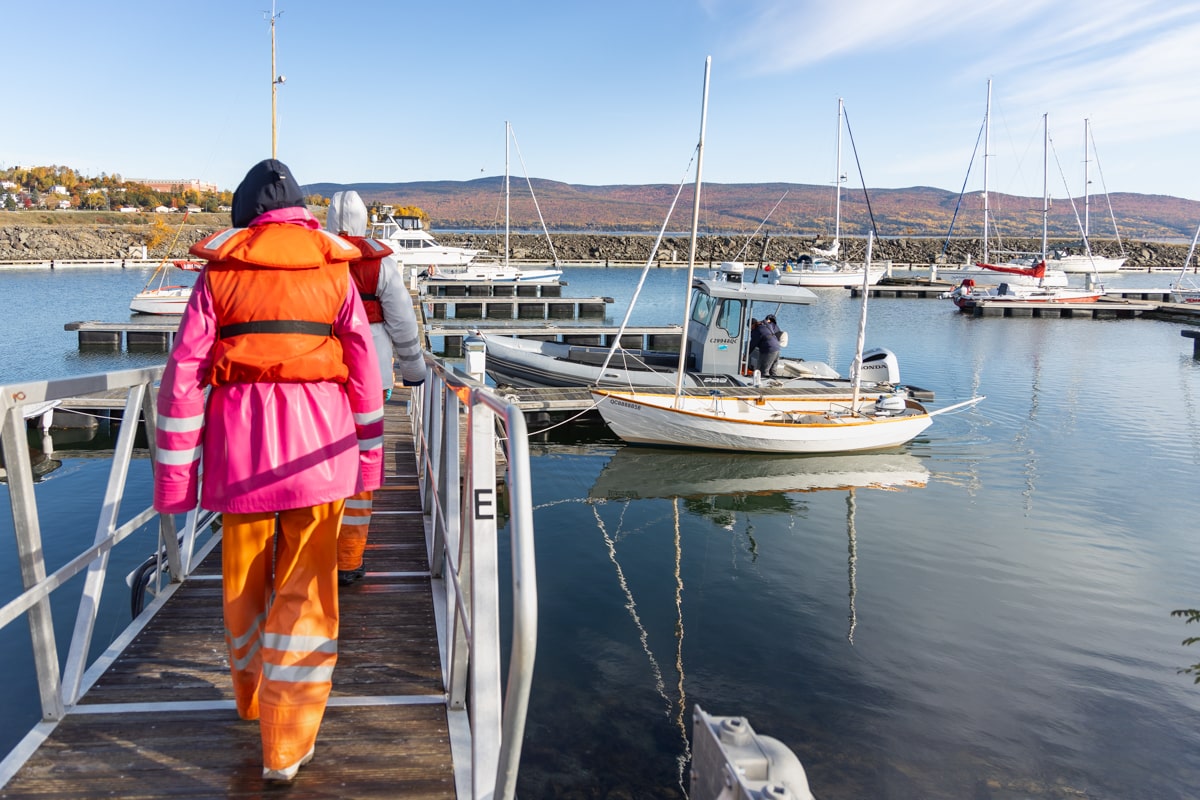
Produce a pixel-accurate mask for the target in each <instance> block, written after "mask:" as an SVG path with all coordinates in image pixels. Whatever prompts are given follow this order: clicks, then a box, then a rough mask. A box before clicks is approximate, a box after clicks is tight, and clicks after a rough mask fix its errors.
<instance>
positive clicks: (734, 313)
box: [717, 300, 745, 339]
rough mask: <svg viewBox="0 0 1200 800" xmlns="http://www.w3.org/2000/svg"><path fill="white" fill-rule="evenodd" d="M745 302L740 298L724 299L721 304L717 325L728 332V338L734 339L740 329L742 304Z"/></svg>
mask: <svg viewBox="0 0 1200 800" xmlns="http://www.w3.org/2000/svg"><path fill="white" fill-rule="evenodd" d="M744 305H745V304H744V303H743V302H742V301H740V300H726V301H725V302H724V303H722V304H721V314H720V316H719V317H718V318H717V325H718V326H720V327H721V328H723V329H724V330H725V332H726V333H727V334H729V338H730V339H736V338H738V336H739V335H740V333H741V330H742V306H744Z"/></svg>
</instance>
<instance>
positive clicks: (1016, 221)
mask: <svg viewBox="0 0 1200 800" xmlns="http://www.w3.org/2000/svg"><path fill="white" fill-rule="evenodd" d="M530 182H531V183H532V184H533V190H534V193H535V194H536V196H537V204H538V206H540V208H541V213H542V217H543V218H544V219H545V221H546V226H547V227H548V228H549V229H550V230H551V231H562V232H567V231H606V232H608V231H639V232H655V231H657V230H658V229H659V228H660V227H661V226H662V224H663V217H664V216H665V215H666V213H667V209H668V208H670V206H671V200H672V198H673V197H674V195H675V192H676V189H677V187H675V186H670V185H667V184H645V185H614V186H577V185H573V184H568V183H561V182H558V181H551V180H545V179H542V178H534V179H532V180H531V181H530ZM346 189H353V190H355V191H357V192H358V193H359V194H360V195H362V197H363V199H364V200H365V201H367V202H368V203H389V204H392V205H407V206H418V207H420V208H422V209H424V210H425V211H426V212H427V213H428V214H429V217H430V220H431V224H432V227H433V228H434V229H441V230H448V229H453V230H472V229H479V230H495V229H503V227H504V179H503V178H502V177H493V178H478V179H476V180H471V181H421V182H413V183H354V184H335V183H316V184H310V185H308V186H307V187H306V191H309V192H312V193H314V194H321V195H324V196H326V197H329V196H331V195H332V194H333V193H334V192H336V191H341V190H346ZM785 193H786V197H785ZM702 195H703V196H702V198H701V199H702V201H703V202H702V204H701V209H702V210H701V221H700V225H701V230H702V232H705V233H726V232H727V233H747V232H750V231H753V230H754V229H755V228H757V227H758V225H759V224H760V223H761V222H762V221H763V219H764V218H765V217H766V216H767V214H768V213H770V212H771V209H772V208H773V207H774V206H775V204H776V203H779V207H778V208H777V209H776V210H775V212H774V213H773V214H771V218H770V220H769V221H768V222H767V225H766V227H765V228H764V230H765V231H766V232H768V233H770V234H771V235H773V236H780V235H797V236H816V235H822V234H824V235H831V234H832V233H833V227H834V191H833V188H832V187H829V186H813V185H808V184H796V183H724V184H722V183H712V184H705V185H704V187H703V189H702ZM780 198H783V200H782V202H780ZM868 200H869V203H868ZM1110 203H1111V205H1112V217H1113V218H1115V219H1116V223H1117V230H1118V231H1119V232H1120V235H1121V238H1122V239H1125V238H1128V239H1138V240H1144V241H1152V240H1177V239H1189V240H1190V239H1191V237H1192V235H1193V234H1194V233H1195V230H1196V226H1197V224H1198V223H1200V202H1197V201H1194V200H1184V199H1181V198H1178V197H1168V196H1166V195H1143V194H1131V193H1124V192H1121V193H1116V194H1113V195H1111V196H1110V197H1109V198H1108V200H1106V199H1105V197H1104V196H1103V195H1101V196H1098V197H1097V196H1093V197H1092V199H1091V209H1090V211H1091V213H1090V215H1089V216H1090V227H1091V234H1092V238H1093V239H1098V240H1111V239H1113V238H1114V236H1113V225H1112V220H1111V219H1110V215H1109V204H1110ZM989 206H990V208H991V210H992V215H991V216H992V226H991V231H990V233H991V234H992V238H993V239H995V237H996V236H997V235H999V236H1000V237H1002V238H1003V237H1005V236H1007V237H1012V238H1030V237H1033V238H1036V237H1039V236H1040V235H1041V227H1042V198H1040V197H1036V198H1030V197H1016V196H1013V195H1005V194H999V193H996V192H991V193H990V194H989ZM691 208H692V186H691V184H689V185H687V186H685V187H684V189H683V192H682V194H681V195H680V198H679V202H678V203H677V204H676V207H675V213H674V215H673V217H672V219H671V224H670V225H669V227H668V229H669V230H670V231H675V232H678V231H685V230H688V229H690V227H691ZM510 209H511V212H510V213H511V218H512V221H511V227H512V229H513V230H540V229H541V225H540V223H539V222H538V214H537V210H536V209H535V207H534V203H533V201H532V199H531V198H530V194H529V188H528V186H527V185H526V182H525V180H524V178H521V179H516V178H514V179H511V182H510ZM956 209H957V212H958V214H957V220H956V221H955V223H954V235H955V236H976V237H978V236H981V235H982V233H983V211H982V200H981V199H980V194H979V192H978V191H974V192H969V193H967V194H965V195H963V197H962V199H961V205H960V198H959V196H958V195H957V194H955V193H954V192H949V191H946V190H944V189H934V188H931V187H928V186H916V187H912V188H908V189H870V190H869V193H868V194H864V192H863V191H862V189H851V188H848V187H843V188H842V232H843V234H844V235H846V236H865V235H866V234H867V232H868V231H869V230H870V220H871V217H872V216H873V217H874V220H875V228H876V230H877V232H878V234H879V235H880V236H881V237H902V236H908V237H917V236H936V237H944V236H945V235H946V233H947V231H949V229H950V224H951V221H952V220H955V211H956ZM1083 213H1084V209H1083V201H1082V199H1078V198H1077V199H1076V200H1075V210H1074V211H1073V210H1072V207H1071V202H1070V201H1069V200H1068V199H1066V198H1054V199H1053V200H1052V202H1051V210H1050V214H1049V217H1048V226H1049V231H1050V236H1051V237H1052V238H1072V237H1078V236H1079V224H1078V223H1077V221H1076V215H1077V214H1078V217H1079V218H1080V219H1081V218H1082V217H1083Z"/></svg>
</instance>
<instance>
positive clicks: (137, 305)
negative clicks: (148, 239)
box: [129, 212, 202, 316]
mask: <svg viewBox="0 0 1200 800" xmlns="http://www.w3.org/2000/svg"><path fill="white" fill-rule="evenodd" d="M187 219H188V214H187V213H186V212H185V213H184V215H183V222H181V223H179V230H177V231H175V238H174V239H172V240H171V244H170V245H168V246H167V252H166V253H165V254H163V257H162V261H160V262H159V263H158V266H156V267H155V268H154V272H152V273H150V280H148V281H146V285H145V286H144V287H143V288H142V290H141V291H140V292H138V293H137V294H135V295H134V296H133V300H131V301H130V303H129V310H130V311H132V312H134V313H135V314H159V315H164V316H173V315H179V314H182V313H183V310H184V309H185V308H187V304H188V300H189V299H191V296H192V287H191V286H190V285H181V284H170V285H169V284H167V276H168V275H170V274H173V273H172V272H171V270H172V269H181V270H184V271H186V272H197V271H199V270H200V269H202V265H201V264H200V263H199V262H197V261H188V260H176V261H172V262H171V266H170V267H168V266H167V261H168V260H169V259H170V256H171V251H172V250H174V249H175V243H176V242H178V241H179V235H180V234H181V233H183V226H184V225H186V224H187Z"/></svg>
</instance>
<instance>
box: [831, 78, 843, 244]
mask: <svg viewBox="0 0 1200 800" xmlns="http://www.w3.org/2000/svg"><path fill="white" fill-rule="evenodd" d="M837 126H838V128H837V172H835V173H834V176H833V181H834V183H836V184H837V192H836V193H835V195H834V197H835V200H834V204H833V205H834V212H833V255H834V258H836V257H837V254H838V250H839V249H840V248H841V237H842V98H840V97H839V98H838V117H837Z"/></svg>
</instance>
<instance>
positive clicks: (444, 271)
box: [425, 121, 562, 283]
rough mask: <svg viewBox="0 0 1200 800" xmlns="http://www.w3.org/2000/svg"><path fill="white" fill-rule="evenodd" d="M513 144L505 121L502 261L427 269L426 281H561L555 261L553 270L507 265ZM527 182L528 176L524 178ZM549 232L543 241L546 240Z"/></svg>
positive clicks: (539, 215) (510, 131) (509, 129)
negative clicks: (510, 150) (510, 153)
mask: <svg viewBox="0 0 1200 800" xmlns="http://www.w3.org/2000/svg"><path fill="white" fill-rule="evenodd" d="M512 140H513V131H512V125H511V124H510V123H509V122H507V121H505V123H504V259H503V261H502V262H501V263H499V264H492V263H484V262H480V261H474V260H472V261H470V262H468V263H466V264H463V265H461V266H458V267H453V268H438V267H433V266H431V267H429V268H428V269H426V271H425V278H426V279H427V280H431V281H485V282H489V283H557V282H558V280H559V279H560V278H561V277H562V270H561V269H559V268H558V264H557V259H556V260H555V261H556V263H555V265H554V266H553V267H546V268H544V269H526V268H523V267H517V266H516V265H514V264H510V263H509V261H508V254H509V249H510V248H509V246H508V235H509V225H510V214H509V200H510V199H511V192H510V190H509V169H508V151H509V144H510V143H511V142H512ZM526 181H528V176H526ZM529 193H530V194H531V195H532V194H533V184H532V183H530V185H529ZM533 203H534V206H537V197H534V198H533ZM541 215H542V212H541V209H540V208H538V218H539V219H540V218H541ZM542 230H546V226H545V222H544V221H543V223H542ZM549 236H550V234H549V232H548V231H547V233H546V237H547V239H549ZM550 249H551V252H553V250H554V245H553V243H551V246H550Z"/></svg>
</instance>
